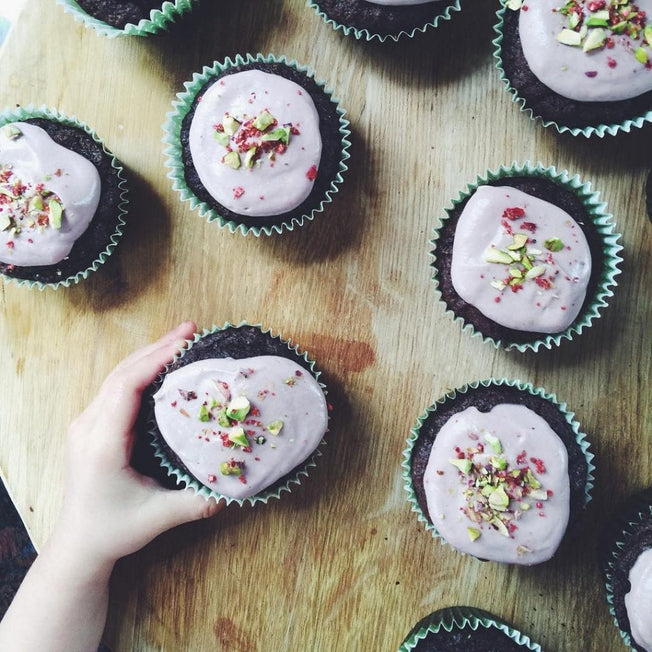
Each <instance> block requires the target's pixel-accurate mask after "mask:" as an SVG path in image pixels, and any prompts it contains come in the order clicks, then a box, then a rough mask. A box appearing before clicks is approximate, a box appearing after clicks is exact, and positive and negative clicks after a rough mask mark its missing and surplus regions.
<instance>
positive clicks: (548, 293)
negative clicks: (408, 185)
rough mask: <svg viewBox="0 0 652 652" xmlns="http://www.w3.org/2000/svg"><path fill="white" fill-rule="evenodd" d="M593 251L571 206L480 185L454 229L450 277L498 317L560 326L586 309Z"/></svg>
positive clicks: (552, 329)
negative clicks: (573, 216)
mask: <svg viewBox="0 0 652 652" xmlns="http://www.w3.org/2000/svg"><path fill="white" fill-rule="evenodd" d="M590 277H591V252H590V249H589V245H588V243H587V240H586V237H585V236H584V233H583V231H582V229H581V228H580V226H579V225H578V224H577V223H576V222H575V220H574V219H573V218H572V217H571V216H570V215H569V214H568V213H566V212H565V211H564V210H562V209H561V208H559V207H557V206H556V205H554V204H552V203H550V202H548V201H545V200H543V199H540V198H537V197H534V196H532V195H529V194H527V193H525V192H523V191H521V190H518V189H516V188H512V187H510V186H508V185H507V186H498V187H495V186H489V185H485V186H480V187H479V188H478V189H477V190H476V191H475V192H474V194H473V195H472V196H471V198H470V199H469V201H468V202H467V204H466V206H465V207H464V210H463V211H462V214H461V216H460V219H459V221H458V224H457V228H456V230H455V239H454V243H453V253H452V262H451V280H452V283H453V287H454V288H455V291H456V292H457V293H458V294H459V296H460V297H461V298H462V299H463V300H464V301H466V302H467V303H470V304H471V305H473V306H475V307H476V308H477V309H478V310H480V312H481V313H482V314H483V315H485V316H486V317H488V318H489V319H491V320H493V321H494V322H496V323H498V324H500V325H502V326H505V327H507V328H513V329H515V330H519V331H532V332H538V333H559V332H561V331H563V330H564V329H565V328H567V327H568V326H569V325H570V324H572V323H573V321H574V320H575V318H576V317H577V315H578V314H579V312H580V310H581V308H582V305H583V303H584V299H585V296H586V291H587V287H588V284H589V279H590Z"/></svg>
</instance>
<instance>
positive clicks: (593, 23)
mask: <svg viewBox="0 0 652 652" xmlns="http://www.w3.org/2000/svg"><path fill="white" fill-rule="evenodd" d="M572 15H573V16H577V14H572ZM608 24H609V10H608V9H601V10H600V11H596V12H595V13H593V14H591V15H590V16H589V17H588V18H587V19H586V25H587V27H607V25H608Z"/></svg>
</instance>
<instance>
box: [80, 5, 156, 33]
mask: <svg viewBox="0 0 652 652" xmlns="http://www.w3.org/2000/svg"><path fill="white" fill-rule="evenodd" d="M77 4H79V6H80V7H81V8H82V9H83V10H84V11H85V12H86V13H87V14H89V15H90V16H93V17H94V18H97V19H98V20H101V21H102V22H104V23H107V24H108V25H111V26H112V27H116V28H117V29H124V27H125V25H127V24H128V23H131V24H132V25H137V24H138V23H139V22H140V21H141V20H142V19H143V18H149V16H150V14H151V13H152V10H153V9H160V8H161V6H162V5H163V2H162V0H77Z"/></svg>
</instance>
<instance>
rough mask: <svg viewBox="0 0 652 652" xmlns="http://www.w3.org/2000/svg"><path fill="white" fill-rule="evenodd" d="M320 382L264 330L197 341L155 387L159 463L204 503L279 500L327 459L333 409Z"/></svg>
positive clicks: (241, 329)
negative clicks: (323, 454)
mask: <svg viewBox="0 0 652 652" xmlns="http://www.w3.org/2000/svg"><path fill="white" fill-rule="evenodd" d="M318 377H319V372H317V371H315V369H314V365H313V363H312V362H311V361H309V360H308V358H307V356H306V354H300V353H299V352H298V351H297V349H296V348H291V347H290V345H289V344H288V343H287V342H285V341H283V340H281V339H280V338H278V337H274V336H272V335H271V334H270V333H269V331H262V330H261V329H260V328H259V327H255V326H249V325H240V326H228V325H227V326H226V327H224V328H214V329H213V330H211V331H205V332H204V333H203V334H201V335H200V334H198V335H196V337H195V339H194V341H193V342H191V343H190V346H189V347H188V349H187V350H185V351H183V352H182V353H181V355H180V357H179V358H178V359H176V360H175V362H173V363H172V364H171V365H170V366H169V367H168V369H167V370H166V371H165V373H164V374H163V375H162V377H161V378H160V379H159V381H158V382H157V383H156V386H155V387H153V388H152V390H153V391H152V392H151V393H152V394H153V396H152V398H151V404H150V407H151V411H152V412H151V419H150V421H151V434H152V437H153V443H154V447H155V451H156V455H157V456H158V457H159V458H160V459H161V464H162V465H163V466H164V467H165V468H166V469H167V471H168V473H169V474H170V475H173V476H176V477H177V478H178V480H180V481H181V482H183V483H185V484H187V485H189V486H191V487H193V488H194V489H195V491H197V492H198V493H200V494H202V495H204V496H206V497H210V496H213V497H215V498H216V499H220V498H224V499H226V500H227V502H232V501H235V502H238V503H239V504H243V503H244V502H248V503H251V504H255V503H257V502H266V501H267V500H268V499H269V498H271V497H278V496H279V494H280V493H281V492H282V491H289V490H290V486H291V485H292V484H298V483H300V478H301V476H302V475H307V473H308V468H309V467H310V466H314V464H315V457H316V456H317V455H319V448H320V445H321V444H322V442H323V438H324V434H325V433H326V430H327V426H328V409H327V404H326V399H325V395H324V388H323V386H322V385H321V383H320V382H319V380H318Z"/></svg>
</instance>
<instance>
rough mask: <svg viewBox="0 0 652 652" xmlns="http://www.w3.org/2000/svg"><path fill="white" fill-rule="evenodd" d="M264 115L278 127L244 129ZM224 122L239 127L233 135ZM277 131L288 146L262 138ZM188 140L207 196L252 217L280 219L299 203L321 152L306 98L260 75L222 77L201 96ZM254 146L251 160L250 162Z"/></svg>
mask: <svg viewBox="0 0 652 652" xmlns="http://www.w3.org/2000/svg"><path fill="white" fill-rule="evenodd" d="M264 113H267V114H269V115H271V116H272V117H273V118H274V120H275V121H276V124H275V125H273V126H270V127H267V128H265V129H264V130H261V131H256V130H255V129H253V128H251V127H249V128H247V125H248V123H250V122H251V121H254V120H255V119H256V118H258V117H259V116H261V115H262V114H264ZM228 117H230V118H234V119H236V120H237V122H238V124H237V125H236V126H235V127H237V131H236V132H235V133H233V134H231V133H230V131H233V129H235V127H234V128H233V129H230V128H229V125H228V124H227V120H228ZM225 118H226V119H225ZM232 124H233V123H232ZM275 128H286V129H288V130H289V134H288V137H287V140H288V142H287V143H286V142H280V141H270V140H265V139H266V138H268V137H270V135H271V132H272V131H273V129H275ZM189 142H190V151H191V154H192V160H193V163H194V165H195V168H196V170H197V173H198V175H199V178H200V179H201V182H202V184H203V185H204V187H205V188H206V189H207V190H208V192H209V193H210V194H211V195H212V196H213V197H214V198H215V200H217V201H218V202H219V203H220V204H222V205H223V206H225V207H226V208H228V209H230V210H232V211H234V212H236V213H238V214H240V215H249V216H253V217H262V216H271V215H280V214H282V213H286V212H288V211H290V210H292V209H293V208H295V207H296V206H298V205H299V204H301V202H302V201H303V200H304V199H306V197H308V195H309V194H310V191H311V190H312V187H313V185H314V180H315V177H316V174H317V171H318V169H319V162H320V159H321V149H322V143H321V135H320V130H319V115H318V113H317V109H316V108H315V105H314V103H313V101H312V98H311V97H310V95H309V94H308V93H307V92H306V91H305V90H304V89H303V88H302V87H301V86H299V85H298V84H296V83H294V82H293V81H290V80H288V79H285V78H284V77H281V76H279V75H273V74H270V73H266V72H262V71H260V70H247V71H244V72H239V73H234V74H232V75H225V76H223V77H221V78H220V79H219V80H218V81H217V82H215V83H214V84H213V85H212V86H211V87H210V88H209V89H208V90H207V91H206V92H205V93H204V94H203V95H202V97H201V101H200V102H199V103H198V104H197V109H196V111H195V115H194V117H193V120H192V124H191V126H190V137H189ZM251 148H254V149H256V155H255V158H254V159H253V160H252V161H249V162H248V160H247V151H248V150H249V149H251ZM229 154H230V157H231V159H229V158H227V155H229ZM234 156H235V157H237V160H236V161H234V160H233V157H234ZM229 160H231V164H229ZM234 165H237V168H235V167H233V166H234Z"/></svg>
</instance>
